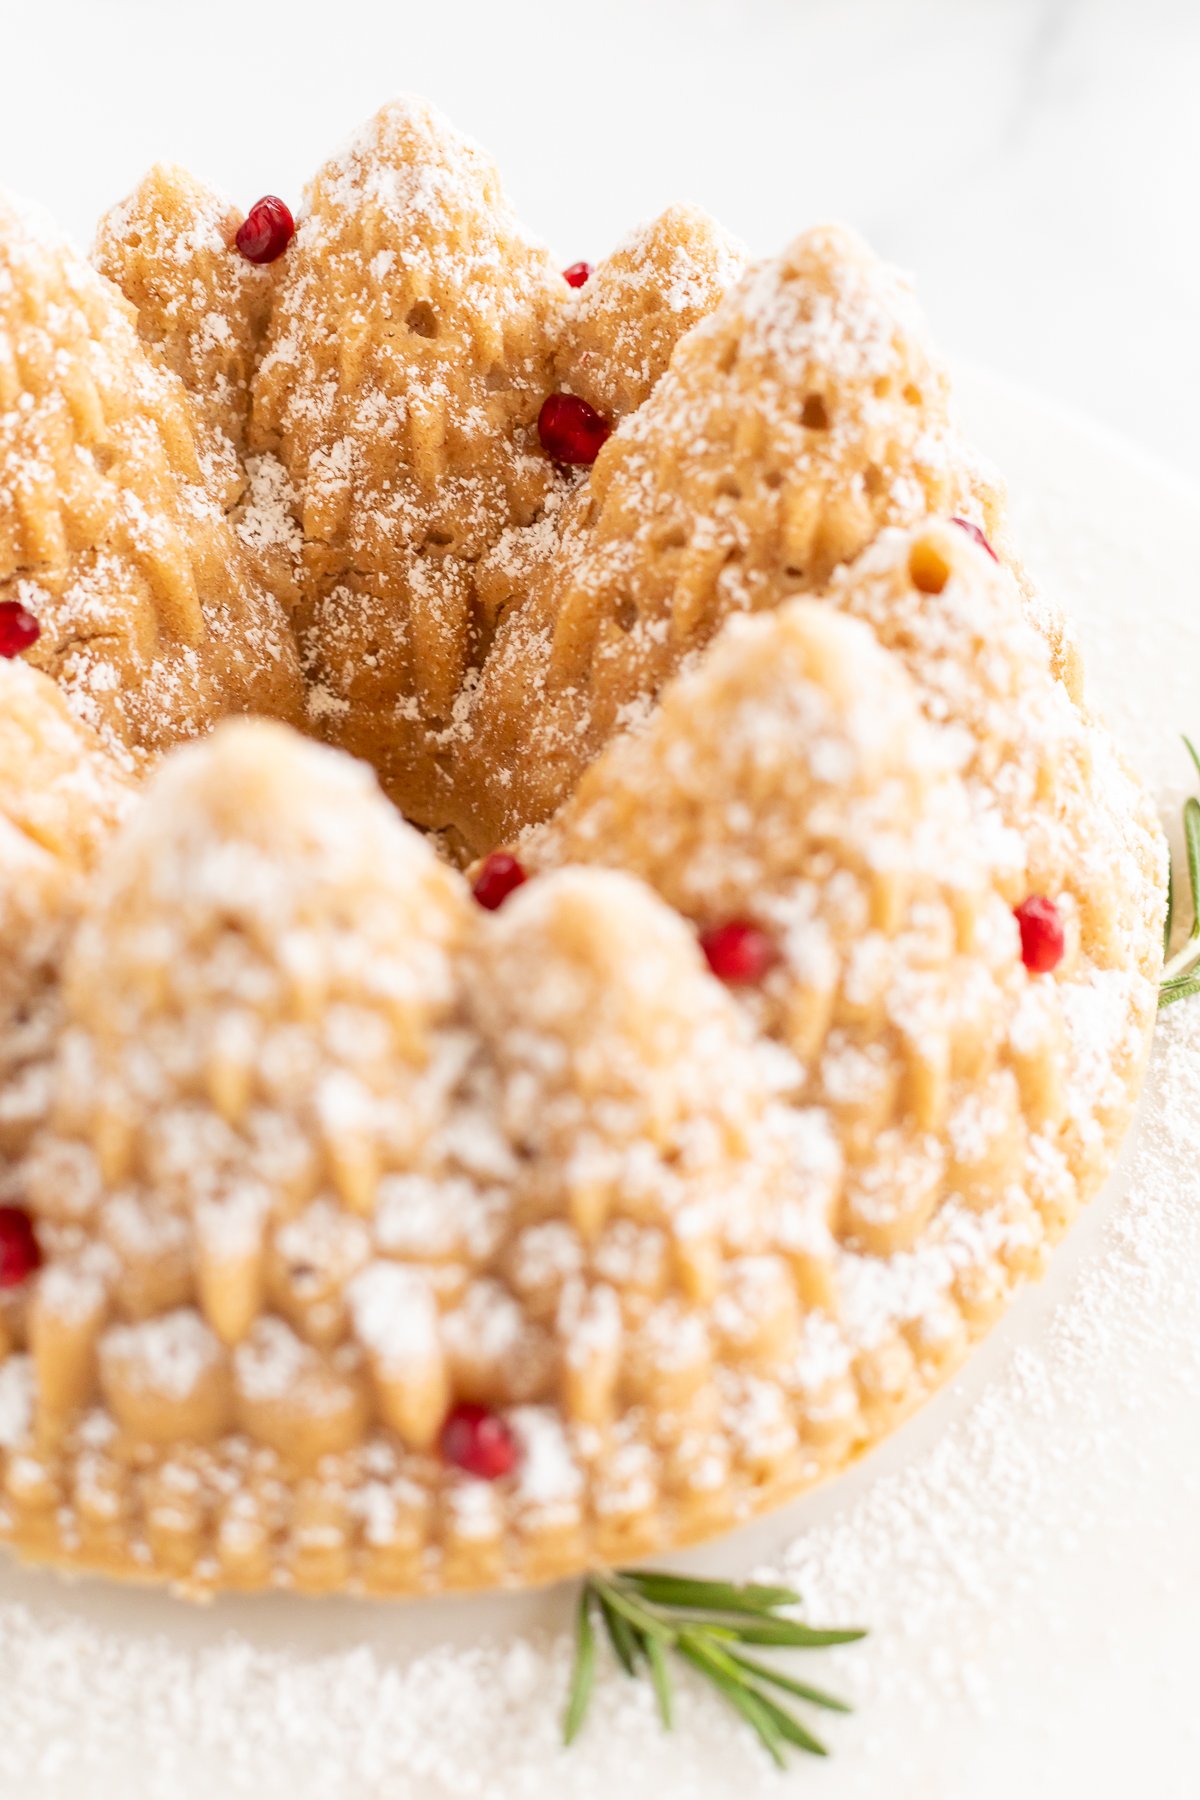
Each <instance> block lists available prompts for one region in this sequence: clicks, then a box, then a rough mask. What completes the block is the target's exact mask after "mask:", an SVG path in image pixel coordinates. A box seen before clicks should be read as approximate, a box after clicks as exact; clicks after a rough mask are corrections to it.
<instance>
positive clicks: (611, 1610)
mask: <svg viewBox="0 0 1200 1800" xmlns="http://www.w3.org/2000/svg"><path fill="white" fill-rule="evenodd" d="M597 1598H598V1599H599V1601H600V1616H601V1618H602V1619H603V1620H604V1625H605V1629H606V1630H607V1632H608V1641H609V1643H610V1644H611V1645H612V1647H613V1654H614V1655H615V1656H616V1659H617V1661H618V1662H619V1663H620V1665H621V1667H622V1668H623V1669H624V1671H625V1673H626V1674H627V1675H636V1674H637V1665H638V1651H639V1649H640V1648H641V1645H640V1643H639V1640H638V1635H637V1633H636V1632H635V1631H634V1629H633V1626H632V1625H631V1624H630V1623H629V1620H628V1619H627V1618H625V1617H624V1615H623V1614H622V1613H619V1612H618V1611H617V1610H616V1608H615V1607H614V1606H613V1604H612V1602H611V1601H610V1600H609V1598H608V1595H607V1594H606V1593H605V1592H604V1590H603V1588H601V1589H600V1590H599V1593H598V1595H597ZM650 1641H651V1640H650V1639H646V1642H647V1643H649V1642H650Z"/></svg>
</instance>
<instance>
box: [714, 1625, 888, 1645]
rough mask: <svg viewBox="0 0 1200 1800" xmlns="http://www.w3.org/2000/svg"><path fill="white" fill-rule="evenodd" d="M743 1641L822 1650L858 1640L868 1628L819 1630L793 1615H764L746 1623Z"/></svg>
mask: <svg viewBox="0 0 1200 1800" xmlns="http://www.w3.org/2000/svg"><path fill="white" fill-rule="evenodd" d="M737 1635H738V1641H739V1642H740V1643H743V1644H776V1645H779V1646H780V1647H781V1648H788V1649H792V1650H819V1649H823V1648H824V1647H825V1646H826V1645H827V1644H857V1643H858V1641H859V1639H860V1638H865V1637H866V1635H867V1634H866V1632H865V1631H859V1630H853V1631H817V1630H814V1628H813V1627H812V1626H811V1625H800V1624H798V1623H797V1622H796V1621H795V1620H794V1619H765V1620H763V1621H762V1622H761V1623H760V1624H756V1625H744V1626H742V1628H741V1629H740V1630H739V1632H738V1634H737Z"/></svg>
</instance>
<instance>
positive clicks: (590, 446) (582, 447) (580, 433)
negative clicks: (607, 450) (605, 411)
mask: <svg viewBox="0 0 1200 1800" xmlns="http://www.w3.org/2000/svg"><path fill="white" fill-rule="evenodd" d="M611 432H612V426H611V425H610V424H609V423H608V421H607V419H602V418H601V417H600V414H599V413H598V412H597V411H596V409H595V407H594V406H589V405H588V403H587V401H586V400H581V399H580V398H579V395H578V394H550V395H549V396H548V397H547V398H546V399H545V400H543V402H542V410H541V412H540V413H539V414H538V436H539V437H540V438H541V440H542V449H543V450H544V451H545V452H546V454H547V456H552V457H553V458H554V460H555V462H560V463H575V464H578V465H579V466H580V467H584V468H586V467H587V466H588V464H589V463H594V462H595V460H596V458H597V457H598V456H599V454H600V452H601V450H603V448H604V444H605V440H606V439H607V438H608V437H609V435H610V434H611Z"/></svg>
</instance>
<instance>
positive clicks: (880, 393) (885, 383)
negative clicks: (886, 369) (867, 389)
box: [873, 375, 892, 400]
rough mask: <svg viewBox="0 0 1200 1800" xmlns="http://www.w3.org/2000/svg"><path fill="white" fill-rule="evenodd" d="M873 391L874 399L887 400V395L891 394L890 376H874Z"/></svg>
mask: <svg viewBox="0 0 1200 1800" xmlns="http://www.w3.org/2000/svg"><path fill="white" fill-rule="evenodd" d="M873 391H874V393H875V397H876V399H878V400H886V399H887V397H888V395H889V394H890V393H891V391H892V378H891V376H890V375H877V376H876V377H875V383H874V390H873Z"/></svg>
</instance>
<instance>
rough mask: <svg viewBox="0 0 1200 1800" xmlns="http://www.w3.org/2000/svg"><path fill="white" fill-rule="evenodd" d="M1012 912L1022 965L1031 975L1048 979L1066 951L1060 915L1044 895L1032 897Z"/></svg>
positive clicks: (1032, 895)
mask: <svg viewBox="0 0 1200 1800" xmlns="http://www.w3.org/2000/svg"><path fill="white" fill-rule="evenodd" d="M1015 911H1016V917H1017V924H1018V925H1019V926H1020V927H1021V961H1022V962H1023V963H1024V964H1025V967H1026V968H1027V969H1028V970H1029V972H1030V974H1031V975H1049V973H1050V971H1051V970H1052V969H1057V967H1058V965H1059V963H1060V962H1061V961H1062V959H1063V951H1064V949H1065V948H1066V934H1065V932H1064V931H1063V922H1062V915H1061V914H1060V912H1059V910H1058V908H1057V906H1055V904H1054V902H1053V900H1047V899H1046V897H1045V895H1044V894H1031V895H1030V896H1029V898H1028V900H1022V902H1021V904H1020V906H1018V907H1017V908H1016V909H1015Z"/></svg>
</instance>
